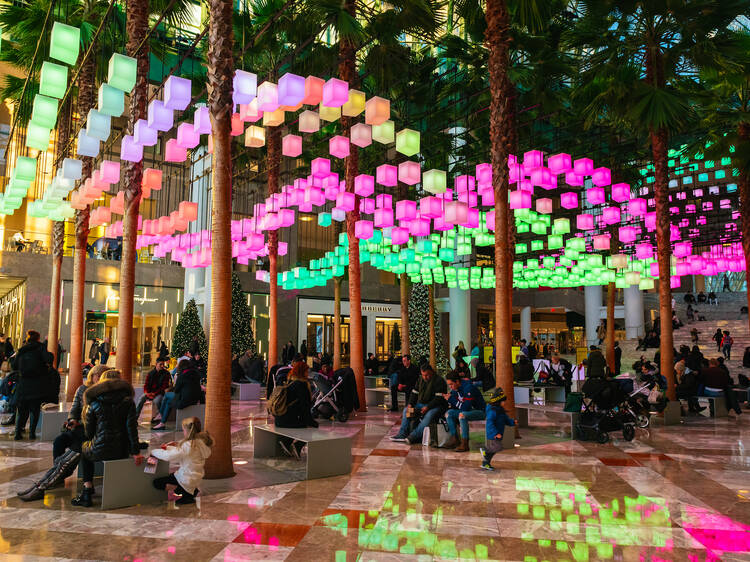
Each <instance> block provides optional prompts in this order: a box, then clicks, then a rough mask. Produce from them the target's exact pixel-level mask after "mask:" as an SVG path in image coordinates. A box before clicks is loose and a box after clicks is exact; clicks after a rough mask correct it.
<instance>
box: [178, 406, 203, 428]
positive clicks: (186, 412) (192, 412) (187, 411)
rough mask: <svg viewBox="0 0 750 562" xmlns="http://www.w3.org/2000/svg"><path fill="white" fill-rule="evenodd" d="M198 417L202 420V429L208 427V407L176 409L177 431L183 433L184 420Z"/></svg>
mask: <svg viewBox="0 0 750 562" xmlns="http://www.w3.org/2000/svg"><path fill="white" fill-rule="evenodd" d="M192 417H196V418H198V419H199V420H201V427H205V425H206V405H205V404H193V405H192V406H188V407H187V408H183V409H179V408H176V409H175V431H182V420H184V419H185V418H192Z"/></svg>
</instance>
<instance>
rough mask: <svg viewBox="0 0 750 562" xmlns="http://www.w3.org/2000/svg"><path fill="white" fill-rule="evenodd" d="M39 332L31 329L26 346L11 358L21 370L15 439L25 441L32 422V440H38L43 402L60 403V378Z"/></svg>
mask: <svg viewBox="0 0 750 562" xmlns="http://www.w3.org/2000/svg"><path fill="white" fill-rule="evenodd" d="M40 340H41V336H40V335H39V332H35V331H34V330H29V331H28V333H27V336H26V343H25V344H24V345H23V346H22V347H21V349H19V350H18V352H17V353H16V354H15V355H14V356H13V357H12V358H11V361H10V363H11V367H12V368H13V369H14V370H16V371H19V373H20V374H19V377H18V383H17V384H16V390H15V398H16V404H17V408H18V413H17V415H16V434H15V437H14V438H15V439H16V440H17V441H18V440H21V439H23V430H24V428H25V427H26V422H27V421H29V417H30V418H31V420H30V424H29V438H30V439H36V427H37V424H38V423H39V413H40V409H41V407H42V402H55V403H56V402H58V401H59V394H60V375H59V374H58V373H57V371H55V370H54V369H53V368H52V362H53V360H54V358H53V356H52V354H51V353H49V352H48V351H47V350H46V348H45V347H44V346H43V345H42V343H41V341H40Z"/></svg>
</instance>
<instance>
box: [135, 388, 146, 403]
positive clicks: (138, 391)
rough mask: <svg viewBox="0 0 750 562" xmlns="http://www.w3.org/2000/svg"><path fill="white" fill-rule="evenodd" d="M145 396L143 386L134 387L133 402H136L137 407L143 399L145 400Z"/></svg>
mask: <svg viewBox="0 0 750 562" xmlns="http://www.w3.org/2000/svg"><path fill="white" fill-rule="evenodd" d="M144 394H145V391H144V390H143V386H134V387H133V402H135V405H136V406H137V405H138V402H140V401H141V398H143V395H144Z"/></svg>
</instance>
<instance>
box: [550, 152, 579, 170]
mask: <svg viewBox="0 0 750 562" xmlns="http://www.w3.org/2000/svg"><path fill="white" fill-rule="evenodd" d="M547 167H548V168H549V170H550V172H552V173H553V174H555V175H559V174H565V173H567V172H569V171H570V170H571V169H573V159H572V158H571V156H570V154H566V153H564V152H561V153H560V154H554V155H552V156H550V157H549V158H548V159H547Z"/></svg>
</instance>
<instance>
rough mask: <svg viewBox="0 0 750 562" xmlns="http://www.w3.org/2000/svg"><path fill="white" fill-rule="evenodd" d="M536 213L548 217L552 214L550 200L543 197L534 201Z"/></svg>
mask: <svg viewBox="0 0 750 562" xmlns="http://www.w3.org/2000/svg"><path fill="white" fill-rule="evenodd" d="M536 212H537V213H543V214H545V215H548V214H550V213H551V212H552V199H548V198H546V197H543V198H541V199H537V200H536Z"/></svg>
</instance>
